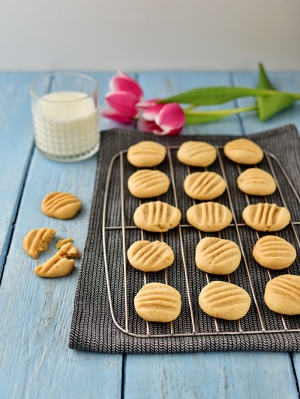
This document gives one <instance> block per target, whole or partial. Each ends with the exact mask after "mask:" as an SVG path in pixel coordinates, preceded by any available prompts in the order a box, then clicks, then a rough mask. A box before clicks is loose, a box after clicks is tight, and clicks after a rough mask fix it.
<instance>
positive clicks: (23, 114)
mask: <svg viewBox="0 0 300 399" xmlns="http://www.w3.org/2000/svg"><path fill="white" fill-rule="evenodd" d="M38 76H39V74H37V73H2V74H0V93H1V94H0V140H1V145H0V162H1V168H0V182H1V190H0V206H1V208H0V209H1V212H0V226H1V229H0V278H1V274H2V268H3V265H4V262H5V255H6V252H7V248H8V245H9V242H10V238H11V234H12V230H13V224H14V220H15V216H16V213H17V209H18V205H19V200H20V196H21V193H22V188H23V181H24V178H25V176H26V171H27V167H28V163H29V162H30V156H31V151H32V146H33V136H32V124H31V111H30V101H29V87H30V84H31V83H32V81H33V80H34V79H36V78H37V77H38Z"/></svg>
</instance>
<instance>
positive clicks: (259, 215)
mask: <svg viewBox="0 0 300 399" xmlns="http://www.w3.org/2000/svg"><path fill="white" fill-rule="evenodd" d="M242 216H243V219H244V221H245V223H246V224H247V225H248V226H250V227H252V228H253V229H255V230H258V231H278V230H281V229H283V228H284V227H286V226H287V225H288V224H289V221H290V218H291V216H290V212H289V211H288V209H286V208H285V207H280V206H277V205H276V204H268V203H259V204H255V205H248V206H247V207H246V208H245V209H244V210H243V213H242Z"/></svg>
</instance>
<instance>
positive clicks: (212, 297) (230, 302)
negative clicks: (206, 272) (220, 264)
mask: <svg viewBox="0 0 300 399" xmlns="http://www.w3.org/2000/svg"><path fill="white" fill-rule="evenodd" d="M250 305H251V299H250V296H249V294H248V293H247V292H246V291H245V290H244V289H243V288H241V287H239V286H237V285H235V284H231V283H225V282H223V281H213V282H211V283H209V284H207V285H206V286H205V287H204V288H203V289H202V291H201V293H200V295H199V306H200V308H201V309H202V310H203V311H204V312H205V313H207V314H208V315H210V316H212V317H217V318H220V319H224V320H238V319H241V318H242V317H244V316H245V315H246V313H247V312H248V310H249V308H250Z"/></svg>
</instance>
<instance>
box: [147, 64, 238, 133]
mask: <svg viewBox="0 0 300 399" xmlns="http://www.w3.org/2000/svg"><path fill="white" fill-rule="evenodd" d="M139 83H140V84H141V86H142V88H143V89H144V94H145V99H146V100H149V99H151V98H158V97H159V98H166V97H169V96H171V95H175V94H179V93H182V92H184V91H186V90H191V89H195V88H197V87H204V86H231V76H230V73H228V72H172V71H170V72H145V73H141V74H139ZM231 108H236V106H235V103H234V102H232V101H231V102H229V103H227V104H222V105H219V106H217V107H216V106H212V107H201V108H199V110H206V109H208V110H214V109H231ZM181 134H233V135H239V134H242V131H241V128H240V124H239V119H238V116H237V115H232V116H230V117H228V118H226V119H223V120H222V121H218V122H212V123H207V124H202V125H193V126H187V127H185V128H184V129H183V131H182V133H181Z"/></svg>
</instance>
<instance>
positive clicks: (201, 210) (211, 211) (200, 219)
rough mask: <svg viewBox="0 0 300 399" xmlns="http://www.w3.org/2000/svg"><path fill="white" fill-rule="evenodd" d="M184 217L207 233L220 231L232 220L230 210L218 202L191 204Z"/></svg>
mask: <svg viewBox="0 0 300 399" xmlns="http://www.w3.org/2000/svg"><path fill="white" fill-rule="evenodd" d="M186 217H187V220H188V222H189V223H190V224H191V225H192V226H194V227H196V229H199V230H202V231H205V232H208V233H209V232H214V231H220V230H222V229H224V228H225V227H227V226H228V225H229V224H230V222H231V221H232V213H231V211H230V210H229V209H228V208H227V207H226V206H225V205H221V204H219V203H218V202H202V203H201V204H197V205H193V206H191V207H190V208H189V209H188V210H187V212H186Z"/></svg>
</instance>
